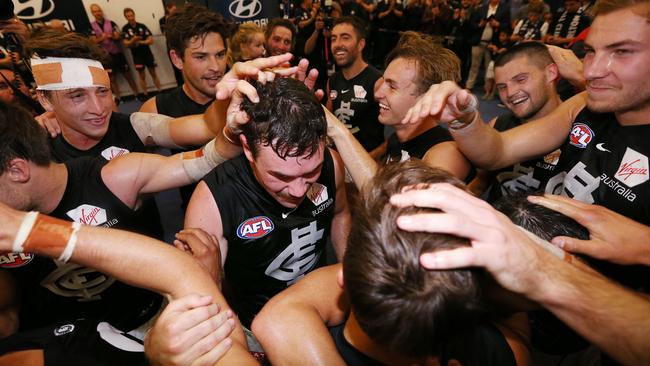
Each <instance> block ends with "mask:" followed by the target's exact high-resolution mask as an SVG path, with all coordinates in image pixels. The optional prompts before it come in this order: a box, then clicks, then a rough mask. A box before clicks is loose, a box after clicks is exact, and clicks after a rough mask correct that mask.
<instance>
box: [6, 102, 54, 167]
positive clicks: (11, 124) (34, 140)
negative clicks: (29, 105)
mask: <svg viewBox="0 0 650 366" xmlns="http://www.w3.org/2000/svg"><path fill="white" fill-rule="evenodd" d="M16 158H19V159H25V160H28V161H31V162H33V163H34V164H36V165H39V166H47V165H49V164H50V160H51V156H50V148H49V146H48V144H47V133H46V132H45V129H43V128H42V127H41V126H39V125H38V123H36V121H34V118H33V117H32V115H31V114H30V113H29V112H28V111H27V110H26V109H24V108H22V107H19V106H17V105H12V104H5V103H3V102H0V174H3V173H4V172H5V171H6V170H7V168H8V167H9V163H10V162H11V160H13V159H16Z"/></svg>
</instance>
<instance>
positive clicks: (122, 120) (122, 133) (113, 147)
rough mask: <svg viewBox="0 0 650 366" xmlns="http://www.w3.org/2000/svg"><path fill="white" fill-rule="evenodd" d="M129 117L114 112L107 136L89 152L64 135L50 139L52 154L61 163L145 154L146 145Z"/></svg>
mask: <svg viewBox="0 0 650 366" xmlns="http://www.w3.org/2000/svg"><path fill="white" fill-rule="evenodd" d="M129 117H130V116H129V115H128V114H122V113H116V112H113V113H112V114H111V118H110V120H109V123H108V130H107V131H106V135H104V137H103V138H102V139H101V140H100V141H99V142H98V143H97V145H95V146H93V147H91V148H90V149H88V150H79V149H77V148H76V147H74V146H72V145H70V144H69V143H68V142H67V141H66V140H65V138H63V135H62V134H59V135H58V136H57V137H55V138H51V137H50V138H49V139H48V140H49V143H50V152H52V156H53V157H54V160H55V161H57V162H59V163H61V162H64V161H66V160H70V159H74V158H78V157H82V156H101V157H103V158H104V159H106V160H111V159H113V158H115V157H118V156H120V155H124V154H128V153H129V152H144V151H145V146H144V143H142V140H140V137H138V135H137V134H136V133H135V130H134V129H133V127H132V126H131V120H130V119H129Z"/></svg>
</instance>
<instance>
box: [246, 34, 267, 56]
mask: <svg viewBox="0 0 650 366" xmlns="http://www.w3.org/2000/svg"><path fill="white" fill-rule="evenodd" d="M264 52H265V50H264V33H255V35H253V37H252V38H251V40H250V42H248V43H246V44H242V45H241V54H242V58H243V59H244V60H252V59H255V58H258V57H262V56H264Z"/></svg>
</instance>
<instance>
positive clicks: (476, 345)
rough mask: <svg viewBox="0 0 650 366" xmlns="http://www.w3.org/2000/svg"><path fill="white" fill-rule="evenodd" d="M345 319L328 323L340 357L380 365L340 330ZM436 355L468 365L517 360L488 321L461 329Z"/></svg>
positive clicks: (500, 365) (354, 364) (362, 365)
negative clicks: (330, 325) (332, 324)
mask: <svg viewBox="0 0 650 366" xmlns="http://www.w3.org/2000/svg"><path fill="white" fill-rule="evenodd" d="M344 328H345V323H343V324H341V325H338V326H335V327H331V328H330V329H329V330H330V335H331V336H332V339H333V340H334V344H335V345H336V350H337V351H338V352H339V354H340V355H341V357H342V358H343V360H344V361H345V363H346V364H347V365H348V366H384V365H385V364H384V363H382V362H379V361H377V360H375V359H373V358H371V357H368V356H367V355H365V354H364V353H362V352H361V351H359V350H358V349H356V348H355V347H354V346H353V345H352V344H350V342H348V340H347V339H345V335H344V334H343V329H344ZM432 349H433V347H432ZM440 358H441V360H442V361H443V362H440V364H441V365H446V364H447V362H448V360H452V359H454V360H457V361H460V363H461V364H462V365H467V366H472V365H481V366H490V365H495V366H509V365H512V366H515V365H517V362H516V360H515V356H514V354H513V353H512V349H511V348H510V346H509V345H508V342H507V341H506V339H505V337H504V336H503V334H501V332H500V331H499V330H498V329H497V328H496V327H495V326H494V325H492V324H484V325H478V326H476V327H475V328H474V329H473V330H471V331H468V332H465V333H463V336H462V337H458V340H456V341H453V342H450V344H448V345H444V346H443V347H442V354H441V355H440Z"/></svg>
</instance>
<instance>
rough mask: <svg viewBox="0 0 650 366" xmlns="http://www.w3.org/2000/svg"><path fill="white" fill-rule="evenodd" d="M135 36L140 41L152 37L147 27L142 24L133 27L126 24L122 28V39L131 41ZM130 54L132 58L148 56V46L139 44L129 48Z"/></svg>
mask: <svg viewBox="0 0 650 366" xmlns="http://www.w3.org/2000/svg"><path fill="white" fill-rule="evenodd" d="M135 36H139V37H140V40H142V41H144V40H145V39H147V38H149V37H151V36H152V35H151V31H150V30H149V28H147V26H146V25H144V24H142V23H135V26H132V25H131V24H129V23H126V24H125V25H124V26H123V27H122V38H124V39H126V40H131V39H132V38H133V37H135ZM131 52H132V53H133V57H140V56H146V55H150V54H151V49H150V48H149V45H146V44H141V45H139V46H135V47H133V48H131Z"/></svg>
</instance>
